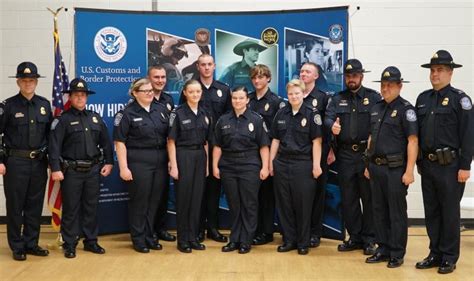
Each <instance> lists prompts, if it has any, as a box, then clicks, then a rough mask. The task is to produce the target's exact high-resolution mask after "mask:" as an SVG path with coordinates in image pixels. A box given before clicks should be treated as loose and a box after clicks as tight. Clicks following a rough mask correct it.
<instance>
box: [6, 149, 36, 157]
mask: <svg viewBox="0 0 474 281" xmlns="http://www.w3.org/2000/svg"><path fill="white" fill-rule="evenodd" d="M7 151H8V153H7V155H8V156H14V157H21V158H28V159H38V158H42V157H43V156H44V150H42V149H36V150H23V149H8V150H7Z"/></svg>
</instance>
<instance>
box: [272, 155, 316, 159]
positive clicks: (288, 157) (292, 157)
mask: <svg viewBox="0 0 474 281" xmlns="http://www.w3.org/2000/svg"><path fill="white" fill-rule="evenodd" d="M278 157H279V158H281V159H287V160H289V159H291V160H311V159H312V157H311V155H304V154H278Z"/></svg>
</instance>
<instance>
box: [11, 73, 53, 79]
mask: <svg viewBox="0 0 474 281" xmlns="http://www.w3.org/2000/svg"><path fill="white" fill-rule="evenodd" d="M8 78H46V76H41V75H39V74H32V75H15V76H8Z"/></svg>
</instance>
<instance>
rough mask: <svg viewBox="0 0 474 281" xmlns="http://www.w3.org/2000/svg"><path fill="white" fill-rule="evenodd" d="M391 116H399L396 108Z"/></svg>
mask: <svg viewBox="0 0 474 281" xmlns="http://www.w3.org/2000/svg"><path fill="white" fill-rule="evenodd" d="M390 116H391V117H396V116H397V110H396V109H395V110H394V111H392V114H391V115H390Z"/></svg>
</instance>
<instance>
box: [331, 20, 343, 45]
mask: <svg viewBox="0 0 474 281" xmlns="http://www.w3.org/2000/svg"><path fill="white" fill-rule="evenodd" d="M329 41H331V43H334V44H337V43H340V42H341V41H342V25H340V24H333V25H331V26H330V27H329Z"/></svg>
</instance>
